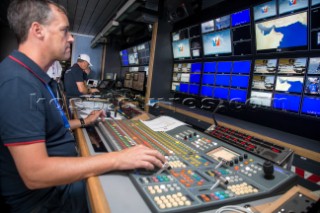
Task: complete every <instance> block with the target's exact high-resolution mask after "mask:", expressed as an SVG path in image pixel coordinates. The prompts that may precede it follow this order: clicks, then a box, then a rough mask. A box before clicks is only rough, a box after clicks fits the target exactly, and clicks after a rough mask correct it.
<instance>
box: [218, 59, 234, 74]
mask: <svg viewBox="0 0 320 213" xmlns="http://www.w3.org/2000/svg"><path fill="white" fill-rule="evenodd" d="M231 68H232V62H231V61H221V62H218V66H217V72H218V73H230V72H231Z"/></svg>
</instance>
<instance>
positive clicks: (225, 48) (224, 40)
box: [202, 29, 232, 56]
mask: <svg viewBox="0 0 320 213" xmlns="http://www.w3.org/2000/svg"><path fill="white" fill-rule="evenodd" d="M202 41H203V50H204V55H205V56H210V55H217V56H219V55H231V53H232V49H231V36H230V29H227V30H222V31H217V32H213V33H208V34H204V35H202Z"/></svg>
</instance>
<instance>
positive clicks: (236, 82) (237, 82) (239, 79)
mask: <svg viewBox="0 0 320 213" xmlns="http://www.w3.org/2000/svg"><path fill="white" fill-rule="evenodd" d="M248 84H249V76H247V75H233V76H231V86H232V87H241V88H248Z"/></svg>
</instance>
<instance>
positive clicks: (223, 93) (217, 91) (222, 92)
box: [213, 87, 229, 100]
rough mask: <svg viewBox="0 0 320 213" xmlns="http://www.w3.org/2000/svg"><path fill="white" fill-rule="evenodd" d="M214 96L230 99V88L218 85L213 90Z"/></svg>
mask: <svg viewBox="0 0 320 213" xmlns="http://www.w3.org/2000/svg"><path fill="white" fill-rule="evenodd" d="M213 97H214V98H218V99H223V100H228V99H229V89H227V88H220V87H216V88H214V90H213Z"/></svg>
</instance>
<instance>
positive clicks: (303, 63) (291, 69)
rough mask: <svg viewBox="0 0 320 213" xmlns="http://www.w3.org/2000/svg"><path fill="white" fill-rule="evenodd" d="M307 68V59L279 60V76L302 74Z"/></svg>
mask: <svg viewBox="0 0 320 213" xmlns="http://www.w3.org/2000/svg"><path fill="white" fill-rule="evenodd" d="M306 68H307V58H280V59H279V67H278V73H279V74H304V73H305V72H306Z"/></svg>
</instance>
